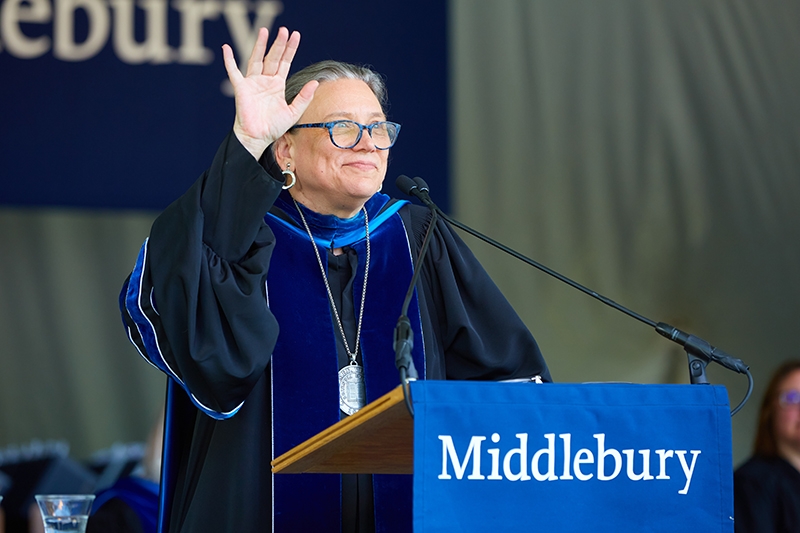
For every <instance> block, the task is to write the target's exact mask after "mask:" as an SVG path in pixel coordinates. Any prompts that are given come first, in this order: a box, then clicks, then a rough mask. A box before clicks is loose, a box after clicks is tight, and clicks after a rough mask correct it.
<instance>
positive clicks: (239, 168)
mask: <svg viewBox="0 0 800 533" xmlns="http://www.w3.org/2000/svg"><path fill="white" fill-rule="evenodd" d="M268 152H269V151H268ZM282 185H283V180H282V176H281V174H280V169H278V168H277V166H276V165H275V163H274V161H273V160H272V159H271V158H270V157H269V153H267V154H266V155H265V157H263V158H262V160H261V161H256V160H255V159H254V158H253V157H252V156H251V155H250V154H249V153H248V152H247V151H246V150H245V149H244V148H243V147H242V146H241V144H240V143H239V142H238V140H237V139H236V137H235V136H234V135H233V134H232V133H230V134H229V135H228V136H227V137H226V139H225V140H224V142H223V143H222V145H221V146H220V148H219V150H218V151H217V154H216V156H215V158H214V160H213V162H212V164H211V167H210V168H209V169H208V170H207V171H206V172H205V173H204V174H203V175H202V176H201V177H200V178H199V179H198V180H197V181H196V182H195V184H194V185H193V186H192V187H191V188H190V189H189V190H188V191H187V192H186V193H185V194H184V195H183V196H182V197H181V198H179V199H178V200H177V201H176V202H174V203H173V204H172V205H170V206H169V207H168V208H167V209H166V210H165V211H164V212H163V213H162V214H161V215H160V216H159V217H158V218H157V219H156V221H155V222H154V224H153V228H152V230H151V234H150V237H149V238H148V240H147V241H146V242H145V244H144V246H143V247H142V250H141V252H140V255H139V258H138V260H137V263H136V265H135V267H134V270H133V272H132V274H131V276H130V277H129V278H128V280H127V281H126V283H125V286H124V287H123V291H122V293H121V295H120V305H121V308H122V314H123V321H124V323H125V326H126V329H127V332H128V336H129V338H130V340H131V342H133V344H134V345H135V346H136V347H137V348H138V349H139V351H140V353H141V355H142V356H143V357H144V358H145V359H146V360H148V361H149V362H150V363H151V364H153V365H154V366H156V367H157V368H159V369H160V370H162V371H163V372H165V373H166V374H167V375H168V376H169V377H170V379H169V380H168V391H167V412H166V422H165V437H164V439H165V440H164V455H163V467H162V481H161V491H162V493H161V513H162V516H161V529H160V531H162V532H169V533H178V532H193V533H197V532H204V531H208V532H214V533H224V532H231V533H233V532H236V533H244V532H251V531H253V532H255V531H270V530H272V529H271V527H270V524H273V526H272V527H273V528H274V529H275V530H277V531H312V530H313V531H339V530H340V529H341V521H340V520H338V519H336V518H335V517H332V515H330V513H331V512H334V511H332V510H331V509H330V508H329V507H330V505H331V502H333V504H335V505H337V506H338V502H339V500H338V498H339V496H338V492H337V493H336V494H334V495H333V496H331V495H330V493H331V491H332V490H333V491H338V490H339V487H340V486H341V480H340V477H339V476H333V475H314V476H316V477H311V475H305V474H304V475H302V476H288V477H292V478H295V479H297V478H304V477H306V476H309V477H308V479H310V480H312V481H311V482H310V483H311V484H310V485H307V486H306V489H304V490H308V491H315V490H317V488H319V487H322V488H320V489H319V490H320V493H319V496H311V495H310V494H311V493H307V492H303V491H301V492H299V493H297V495H296V496H295V495H294V494H295V493H292V492H290V491H289V490H288V489H287V491H285V492H283V491H282V489H281V488H280V487H281V485H280V484H281V483H285V481H284V480H283V478H286V477H287V476H275V478H276V479H273V476H272V474H271V471H270V461H271V460H272V459H273V457H274V456H277V455H279V454H280V453H282V452H283V451H285V449H280V450H278V449H276V444H275V443H276V442H277V441H279V440H281V441H282V442H283V445H282V446H284V447H285V446H287V445H289V444H290V443H292V442H293V443H294V444H299V443H300V442H302V441H303V440H305V438H306V436H307V434H308V433H311V434H313V433H316V432H317V431H319V430H321V429H324V427H327V424H328V421H330V420H334V421H335V419H336V418H337V417H338V416H339V411H338V402H337V401H336V399H334V398H330V397H328V396H324V395H322V394H318V389H326V390H337V387H338V380H337V377H336V366H334V367H332V368H333V369H332V371H330V372H328V371H327V370H324V368H328V365H329V361H330V360H331V359H335V358H336V356H337V348H336V339H335V337H336V336H337V335H339V333H338V332H337V330H336V327H335V325H334V321H333V320H332V318H331V313H330V309H329V306H328V308H327V309H326V310H325V311H324V312H323V311H322V310H321V309H322V308H321V307H320V306H322V305H327V296H326V294H325V293H324V292H323V291H324V285H323V282H322V273H321V272H320V270H319V266H318V265H316V258H315V256H314V255H313V248H312V247H311V246H312V245H311V242H310V241H309V240H308V238H307V236H306V237H305V240H303V233H304V231H305V230H304V228H303V227H302V225H301V223H300V222H299V218H298V214H297V212H296V208H295V209H293V203H291V198H290V197H289V196H288V193H286V192H283V193H281V186H282ZM366 207H367V210H368V212H369V218H370V220H371V221H372V222H373V223H377V227H374V228H373V227H371V228H370V231H371V245H372V247H373V249H374V250H373V254H376V256H375V257H374V258H373V260H372V261H371V266H370V269H371V270H370V272H369V284H368V290H367V295H366V310H365V318H364V324H365V330H366V332H365V334H364V338H363V339H362V346H363V349H364V354H368V353H369V354H376V355H365V359H366V360H365V361H364V364H365V371H366V373H367V379H366V381H367V399H368V400H372V399H374V398H375V397H377V395H380V394H383V393H385V392H388V391H389V390H391V388H393V386H394V385H396V383H397V378H396V372H390V371H388V370H385V371H383V372H381V373H380V375H377V374H376V372H377V371H376V370H375V369H377V368H386V367H385V364H386V361H387V360H388V359H391V361H392V365H393V355H394V354H393V353H392V351H391V343H392V333H393V332H392V328H391V327H390V328H388V329H386V327H385V324H387V323H389V322H391V323H392V324H393V323H394V322H395V321H396V319H397V317H398V316H399V314H400V305H399V303H398V302H402V296H404V294H405V291H406V288H407V286H408V283H409V281H410V277H411V273H412V272H413V261H414V260H415V258H416V257H417V253H418V250H419V247H420V245H421V243H422V240H423V238H424V235H425V232H426V230H427V229H428V223H429V222H430V219H431V217H430V213H429V211H428V209H427V208H424V207H421V206H417V205H412V204H409V203H402V204H398V203H396V202H394V201H392V200H390V199H388V197H386V196H385V195H382V194H380V193H378V194H376V195H375V196H374V197H373V198H372V199H370V201H369V202H367V206H366ZM370 211H372V212H370ZM390 211H391V214H390V215H388V216H387V215H386V214H387V213H388V212H390ZM265 213H268V215H267V216H266V217H265ZM304 213H305V214H306V216H307V219H308V222H309V225H310V226H311V229H312V233H313V234H314V237H315V239H317V240H318V241H320V242H327V243H328V245H329V246H330V247H331V248H333V247H339V246H345V247H347V248H348V249H354V250H356V255H357V256H358V266H357V267H356V269H355V272H352V277H353V280H355V281H354V282H353V283H350V284H345V286H348V287H350V289H349V290H351V291H352V292H353V293H355V294H350V293H348V294H345V295H344V296H345V299H350V300H351V301H352V302H353V305H351V307H352V308H354V309H358V308H359V306H358V304H359V303H360V291H361V288H362V283H363V278H359V276H363V273H364V271H363V268H364V267H363V265H364V257H363V256H364V249H365V246H364V245H365V239H363V238H361V237H360V236H359V235H358V233H359V232H363V231H364V229H363V228H362V226H363V215H362V214H361V213H359V214H358V215H356V216H355V217H353V219H351V220H341V219H337V218H336V217H332V216H323V215H318V214H316V213H312V212H310V211H308V210H305V211H304ZM276 233H278V234H279V235H281V239H278V238H276ZM282 245H283V246H282ZM303 249H304V250H303ZM301 252H302V255H301ZM326 256H327V254H323V256H322V257H323V258H325V257H326ZM271 263H274V264H275V265H280V266H281V267H280V268H275V269H274V270H271V269H270V265H271ZM421 268H422V275H421V277H420V280H419V283H418V286H417V291H416V295H415V300H414V303H413V305H412V306H411V308H410V312H409V316H410V317H412V328H413V329H415V339H416V340H415V347H414V354H415V358H417V361H418V362H417V367H418V370H420V374H421V376H420V377H421V378H424V379H459V380H506V379H525V378H533V377H534V376H539V377H541V379H542V380H544V381H550V374H549V371H548V369H547V366H546V364H545V362H544V359H543V357H542V355H541V353H540V351H539V348H538V346H537V344H536V341H535V340H534V338H533V336H532V335H531V333H530V332H529V331H528V329H527V328H526V327H525V325H524V324H523V323H522V321H521V320H520V318H519V317H518V316H517V315H516V313H515V312H514V310H513V309H512V308H511V306H510V304H509V303H508V302H507V301H506V299H505V298H504V297H503V296H502V294H501V293H500V291H499V290H498V288H497V287H496V285H495V284H494V283H493V282H492V280H491V279H490V278H489V276H488V275H487V273H486V272H485V271H484V269H483V268H482V267H481V266H480V264H479V263H478V261H477V260H476V259H475V257H474V256H473V254H472V253H471V252H470V250H469V249H468V248H467V246H466V245H465V244H464V243H463V241H462V240H461V239H460V238H459V237H458V236H457V235H456V234H455V233H454V232H453V230H452V229H451V228H450V227H449V226H448V225H447V224H446V223H445V222H443V221H439V222H438V223H437V224H436V226H435V227H434V228H433V238H432V242H431V249H430V251H429V253H428V255H427V256H426V258H425V259H424V261H423V264H422V266H421ZM315 269H316V270H315ZM275 280H280V281H279V282H276V281H275ZM315 287H316V288H315ZM376 293H378V294H381V297H380V298H378V297H376V296H374V295H375V294H376ZM340 297H341V295H340ZM371 298H372V299H371ZM310 302H312V303H310ZM320 302H322V303H320ZM387 302H389V303H391V305H389V304H388V303H387ZM367 310H369V312H367ZM273 311H275V313H278V314H280V316H281V317H282V319H281V320H280V321H279V320H278V319H277V318H276V316H275V313H273ZM320 313H323V314H320ZM348 322H349V323H350V324H351V325H352V324H353V323H354V321H353V317H348ZM375 324H380V327H378V326H375ZM373 326H374V327H373ZM381 328H383V329H381ZM420 330H421V331H420ZM287 332H292V334H287ZM309 342H310V343H312V344H308V343H309ZM381 342H384V343H385V346H386V348H385V349H384V348H380V343H381ZM298 343H299V344H298ZM303 343H306V344H305V345H303ZM313 343H316V344H313ZM296 344H297V345H303V346H306V348H307V347H308V346H313V347H314V349H313V350H307V349H303V350H300V351H298V350H297V349H295V348H293V346H295V345H296ZM292 350H295V351H294V352H293V351H292ZM381 351H382V352H383V353H382V354H380V353H378V352H381ZM280 354H283V355H281V357H278V356H279V355H280ZM273 355H274V356H275V357H276V358H278V359H276V360H275V361H273V360H272V357H273ZM286 355H288V357H286ZM287 360H288V361H292V360H296V363H295V366H294V367H292V369H290V370H289V371H288V372H289V373H290V375H293V376H295V377H293V378H291V379H288V380H287V379H286V378H285V375H286V374H285V373H284V371H277V370H276V368H279V367H280V365H279V364H278V363H279V362H282V361H287ZM381 365H384V366H383V367H381ZM323 367H324V368H323ZM298 368H300V369H303V368H305V369H307V370H308V371H309V373H311V374H314V375H313V376H312V377H311V378H310V379H309V381H310V382H313V383H315V384H318V385H314V386H311V385H309V383H306V382H305V379H302V377H303V376H304V374H302V373H298ZM319 368H323V370H319ZM371 369H372V370H371ZM370 371H372V377H371V374H370ZM291 372H295V373H294V374H291ZM297 376H300V377H301V379H300V380H299V381H298V380H297ZM315 380H316V381H315ZM376 382H380V383H377V384H376ZM276 391H282V392H280V394H277V393H276ZM298 391H301V392H302V394H298ZM276 394H277V397H276ZM285 396H291V397H292V399H291V400H290V401H287V400H286V399H285ZM281 402H283V403H288V404H289V406H288V407H286V408H287V409H294V408H296V407H297V404H298V403H299V404H303V405H302V408H303V409H306V408H308V410H307V411H304V412H305V413H314V414H315V416H306V415H303V416H294V417H293V416H287V415H286V413H284V414H283V415H280V414H279V413H278V411H280V410H282V409H284V407H280V408H278V407H277V406H278V405H279V404H281ZM329 404H330V405H329ZM316 414H319V417H317V416H316ZM316 418H319V419H320V420H316ZM293 424H296V426H295V425H293ZM273 425H275V429H274V430H273ZM287 435H288V436H287ZM308 436H310V435H308ZM277 478H281V479H280V480H278V479H277ZM403 478H406V479H403ZM301 483H302V482H301ZM375 486H376V487H375V490H376V495H375V524H376V530H377V531H410V527H411V526H410V514H411V508H410V502H411V494H410V487H411V484H410V476H375ZM273 487H277V488H275V490H273ZM325 487H327V488H325ZM326 491H327V492H326ZM393 492H394V494H393ZM323 493H324V494H323ZM379 493H380V494H379ZM286 494H288V495H289V496H286ZM314 494H316V493H314ZM273 495H274V496H275V498H274V499H273ZM303 495H305V496H306V497H305V498H303V497H302V496H303ZM398 495H399V496H398ZM398 497H399V499H397V501H389V498H395V499H396V498H398ZM273 502H275V503H274V505H273ZM292 506H294V507H295V508H294V509H290V510H288V508H289V507H292ZM326 513H327V514H326ZM287 517H291V518H289V522H287V521H286V520H287ZM292 521H294V522H292Z"/></svg>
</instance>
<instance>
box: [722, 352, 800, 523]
mask: <svg viewBox="0 0 800 533" xmlns="http://www.w3.org/2000/svg"><path fill="white" fill-rule="evenodd" d="M733 484H734V510H735V517H734V518H735V527H736V532H737V533H749V532H758V533H778V532H787V533H788V532H792V531H800V361H788V362H786V363H783V364H782V365H781V366H780V367H779V368H778V369H777V370H776V371H775V374H773V376H772V379H771V380H770V382H769V385H768V386H767V391H766V393H765V394H764V400H763V402H762V403H761V411H760V412H759V417H758V430H757V433H756V440H755V446H754V450H753V457H751V458H750V459H749V460H748V461H747V462H746V463H745V464H743V465H742V466H741V467H739V468H738V469H737V470H736V473H735V474H734V477H733Z"/></svg>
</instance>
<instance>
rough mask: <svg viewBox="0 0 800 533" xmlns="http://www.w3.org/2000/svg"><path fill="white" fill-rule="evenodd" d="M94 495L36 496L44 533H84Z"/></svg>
mask: <svg viewBox="0 0 800 533" xmlns="http://www.w3.org/2000/svg"><path fill="white" fill-rule="evenodd" d="M93 501H94V494H37V495H36V503H37V504H39V511H40V512H41V513H42V520H43V521H44V531H45V533H59V532H61V533H63V532H69V533H85V532H86V522H87V521H88V520H89V510H90V509H91V508H92V502H93Z"/></svg>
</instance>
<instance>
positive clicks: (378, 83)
mask: <svg viewBox="0 0 800 533" xmlns="http://www.w3.org/2000/svg"><path fill="white" fill-rule="evenodd" d="M342 78H346V79H351V80H361V81H363V82H364V83H366V84H367V86H369V88H370V89H371V90H372V92H373V93H374V94H375V97H376V98H377V99H378V102H379V103H380V105H381V109H382V110H383V112H384V113H386V111H387V109H386V108H387V107H388V105H389V101H388V98H387V95H386V83H385V82H384V80H383V76H381V75H380V74H378V73H377V72H375V71H374V70H372V69H370V68H368V67H364V66H359V65H353V64H350V63H344V62H342V61H333V60H326V61H320V62H318V63H312V64H311V65H309V66H307V67H305V68H304V69H302V70H300V71H298V72H296V73H295V74H293V75H292V76H291V77H290V78H289V79H288V80H287V81H286V101H287V102H289V103H291V102H292V100H294V97H295V96H297V93H299V92H300V90H301V89H302V88H303V86H304V85H305V84H306V83H308V82H310V81H311V80H317V81H318V82H320V83H321V82H324V81H335V80H339V79H342Z"/></svg>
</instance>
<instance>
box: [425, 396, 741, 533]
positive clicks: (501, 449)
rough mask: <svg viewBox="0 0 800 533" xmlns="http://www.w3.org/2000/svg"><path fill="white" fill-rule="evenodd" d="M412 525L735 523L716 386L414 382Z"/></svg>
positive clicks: (692, 527) (535, 527)
mask: <svg viewBox="0 0 800 533" xmlns="http://www.w3.org/2000/svg"><path fill="white" fill-rule="evenodd" d="M412 395H413V401H414V411H415V418H414V457H415V461H414V531H415V532H416V533H423V532H424V533H429V532H444V531H462V532H472V531H474V532H479V531H480V532H485V531H560V532H566V531H575V532H578V531H580V532H584V531H615V532H616V531H637V532H642V531H659V532H662V531H663V532H674V531H704V532H728V533H730V532H732V531H733V471H732V466H733V457H732V449H731V421H730V412H729V408H728V396H727V392H726V391H725V388H724V387H721V386H710V385H633V384H589V385H569V384H547V385H534V384H528V383H469V382H444V381H442V382H436V381H426V382H418V383H414V384H413V388H412Z"/></svg>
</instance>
